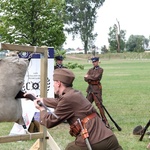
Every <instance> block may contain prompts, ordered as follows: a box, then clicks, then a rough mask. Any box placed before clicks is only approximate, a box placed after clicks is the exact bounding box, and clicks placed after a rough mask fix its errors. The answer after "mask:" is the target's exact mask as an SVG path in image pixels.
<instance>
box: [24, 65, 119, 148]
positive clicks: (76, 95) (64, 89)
mask: <svg viewBox="0 0 150 150" xmlns="http://www.w3.org/2000/svg"><path fill="white" fill-rule="evenodd" d="M74 79H75V75H74V73H73V72H72V71H70V70H69V69H66V68H62V69H55V70H54V75H53V80H54V91H55V94H58V95H60V96H59V99H56V98H38V97H37V98H36V100H34V104H35V107H36V108H37V109H38V110H39V111H40V124H41V125H44V126H46V127H47V128H53V127H55V126H57V125H59V124H60V123H62V122H63V121H64V120H67V121H68V123H69V126H70V132H69V133H70V135H72V136H74V137H75V141H73V142H71V143H69V144H68V145H67V147H66V148H65V150H89V146H91V147H92V150H122V147H121V146H120V145H119V143H118V140H117V138H116V136H115V135H114V133H113V132H112V131H111V130H110V129H108V128H107V127H106V126H105V124H104V123H103V121H102V119H101V118H100V116H99V114H98V113H97V111H96V109H95V108H94V107H93V106H92V104H91V103H90V102H89V101H88V100H86V98H85V97H84V95H83V94H82V93H81V92H80V91H78V90H75V89H74V88H73V87H72V86H73V81H74ZM25 96H26V97H28V93H26V94H25ZM39 101H40V102H42V103H44V104H45V105H46V106H48V107H51V108H54V114H55V115H54V114H52V113H49V112H47V110H45V108H44V107H42V106H39V105H38V103H39ZM80 123H81V124H80ZM81 127H83V129H82V128H81ZM83 131H84V132H83ZM64 138H65V137H64ZM85 139H86V140H85ZM87 140H88V141H89V144H87Z"/></svg>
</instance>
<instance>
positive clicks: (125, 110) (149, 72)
mask: <svg viewBox="0 0 150 150" xmlns="http://www.w3.org/2000/svg"><path fill="white" fill-rule="evenodd" d="M69 61H72V62H74V63H78V64H82V65H84V70H80V69H79V68H76V69H73V72H74V73H75V75H76V79H75V81H74V88H75V89H78V90H80V91H82V92H83V94H84V95H86V92H85V91H86V87H87V83H86V82H84V79H83V77H84V75H85V74H86V72H87V71H88V69H89V68H90V67H92V64H91V63H89V62H88V61H87V58H86V57H76V58H74V57H67V58H66V60H65V61H64V64H65V63H67V62H69ZM100 65H101V67H102V68H103V69H104V74H103V78H102V81H101V83H102V86H103V104H104V106H105V107H106V109H107V110H108V112H109V113H110V115H111V116H112V118H113V119H114V120H115V121H116V122H117V124H118V125H119V126H120V127H121V128H122V131H118V130H117V129H116V127H115V126H114V124H113V123H112V122H111V120H110V119H109V117H108V116H107V115H106V116H107V118H108V120H109V123H110V124H111V126H113V127H114V129H113V132H114V134H115V135H116V136H117V138H118V140H119V143H120V145H121V146H122V147H123V149H124V150H146V146H147V144H148V143H149V142H150V139H149V138H148V135H145V136H144V138H143V141H139V138H140V136H135V135H133V134H132V131H133V129H134V127H136V126H137V125H142V126H145V125H146V123H147V122H148V121H149V119H150V109H149V104H150V94H149V91H150V59H145V60H144V59H135V60H129V59H101V64H100ZM12 126H13V123H1V128H0V135H8V134H9V132H10V130H11V128H12ZM48 131H49V132H50V134H51V135H52V136H53V138H54V140H55V141H56V142H57V144H58V145H59V146H60V148H61V149H62V150H64V148H65V146H66V145H67V143H68V142H71V141H73V140H74V138H73V137H71V136H70V135H69V134H68V132H69V126H68V124H64V123H63V124H60V125H59V126H57V127H54V128H52V129H49V130H48ZM34 142H35V140H31V141H23V142H12V143H4V144H0V150H15V149H18V150H29V149H30V147H31V146H32V145H33V143H34ZM47 149H49V148H47Z"/></svg>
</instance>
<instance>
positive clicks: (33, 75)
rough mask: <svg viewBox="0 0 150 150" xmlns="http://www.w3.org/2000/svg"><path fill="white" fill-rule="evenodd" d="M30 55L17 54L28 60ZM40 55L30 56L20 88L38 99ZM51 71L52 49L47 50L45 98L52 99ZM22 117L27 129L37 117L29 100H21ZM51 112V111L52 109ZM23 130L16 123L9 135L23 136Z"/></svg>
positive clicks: (52, 65) (52, 63)
mask: <svg viewBox="0 0 150 150" xmlns="http://www.w3.org/2000/svg"><path fill="white" fill-rule="evenodd" d="M30 55H31V54H29V53H28V52H22V53H20V54H19V57H21V58H29V56H30ZM41 57H42V56H41V54H37V53H35V54H32V57H31V60H30V63H29V67H28V70H27V72H26V75H25V81H24V85H23V88H22V91H23V92H30V93H34V94H35V95H36V96H39V97H40V83H41V81H40V69H41V68H40V67H41V64H40V63H41V59H40V58H41ZM53 71H54V49H53V48H48V75H47V97H54V88H53ZM21 101H22V109H23V112H22V116H23V118H24V121H25V124H26V127H27V129H28V128H29V126H30V123H31V121H32V119H33V117H34V115H35V113H36V117H37V115H39V112H38V110H37V109H36V108H35V106H34V103H33V102H32V101H30V100H25V99H22V100H21ZM52 111H53V109H52ZM25 133H26V132H25V130H24V128H23V127H22V125H19V124H17V123H15V124H14V126H13V128H12V130H11V131H10V135H12V134H25Z"/></svg>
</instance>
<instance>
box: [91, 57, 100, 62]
mask: <svg viewBox="0 0 150 150" xmlns="http://www.w3.org/2000/svg"><path fill="white" fill-rule="evenodd" d="M91 60H92V62H96V61H99V57H93V58H91Z"/></svg>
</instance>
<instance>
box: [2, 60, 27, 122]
mask: <svg viewBox="0 0 150 150" xmlns="http://www.w3.org/2000/svg"><path fill="white" fill-rule="evenodd" d="M28 65H29V62H28V60H25V59H23V58H18V57H6V58H3V59H0V122H17V123H19V124H23V123H24V122H23V118H22V107H21V100H20V99H15V97H16V95H17V93H18V92H19V91H20V90H21V89H22V86H23V83H24V77H25V74H26V71H27V68H28Z"/></svg>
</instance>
